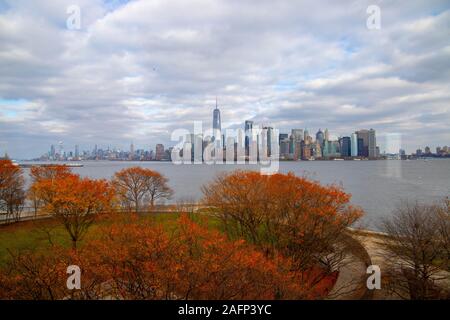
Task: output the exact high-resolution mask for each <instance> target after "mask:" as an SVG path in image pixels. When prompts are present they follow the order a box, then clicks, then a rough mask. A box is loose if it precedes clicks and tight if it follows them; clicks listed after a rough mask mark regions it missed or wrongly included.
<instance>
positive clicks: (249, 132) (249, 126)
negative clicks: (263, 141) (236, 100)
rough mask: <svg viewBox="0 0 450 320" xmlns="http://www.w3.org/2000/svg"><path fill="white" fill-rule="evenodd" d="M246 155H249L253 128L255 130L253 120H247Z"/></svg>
mask: <svg viewBox="0 0 450 320" xmlns="http://www.w3.org/2000/svg"><path fill="white" fill-rule="evenodd" d="M244 129H245V155H247V156H248V155H249V148H250V141H252V140H253V136H252V130H253V121H251V120H245V127H244Z"/></svg>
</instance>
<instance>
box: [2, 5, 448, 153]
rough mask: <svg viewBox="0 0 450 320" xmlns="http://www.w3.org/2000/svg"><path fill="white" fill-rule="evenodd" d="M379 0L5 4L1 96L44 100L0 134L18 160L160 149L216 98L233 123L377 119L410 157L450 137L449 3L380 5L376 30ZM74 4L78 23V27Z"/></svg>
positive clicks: (13, 116) (334, 125) (328, 123)
mask: <svg viewBox="0 0 450 320" xmlns="http://www.w3.org/2000/svg"><path fill="white" fill-rule="evenodd" d="M0 2H1V1H0ZM372 2H373V1H347V2H341V1H339V2H338V1H331V0H329V1H327V0H323V1H303V2H301V3H297V2H295V1H288V0H286V1H277V2H276V3H275V2H273V1H268V0H267V1H266V0H263V1H258V4H257V5H256V4H255V3H254V2H253V1H237V0H236V1H212V0H196V1H182V0H178V1H162V0H161V1H140V0H136V1H130V2H128V3H126V2H124V1H114V2H107V3H105V2H103V1H100V0H95V1H92V0H89V1H88V0H82V1H81V0H76V1H73V0H71V1H69V0H67V1H65V0H64V1H58V2H57V3H55V2H54V1H33V2H32V3H31V2H29V1H21V0H19V1H17V0H15V1H6V2H4V3H3V4H2V5H0V8H4V9H0V10H3V11H0V99H1V98H2V99H10V100H20V99H23V100H25V101H27V105H32V106H33V108H32V109H30V110H29V109H26V107H25V106H23V108H24V109H23V110H17V111H14V113H12V112H11V111H10V112H9V113H8V116H5V114H6V112H3V113H2V112H1V110H0V134H1V140H2V141H7V142H8V148H9V149H10V150H8V151H9V153H10V154H13V155H14V156H16V157H32V156H37V155H38V154H39V153H42V152H43V151H44V150H46V149H47V148H48V145H49V144H51V143H55V142H57V141H59V140H64V141H65V143H66V145H70V144H72V145H75V144H80V145H81V146H84V147H86V148H87V147H91V146H92V145H93V144H95V143H97V144H100V145H101V144H104V145H116V146H119V147H125V146H128V145H129V143H130V140H133V141H134V142H135V144H136V145H138V146H139V145H141V146H142V147H145V148H149V147H151V146H153V145H154V144H156V143H157V142H164V143H167V142H168V141H169V137H170V132H171V130H172V129H174V128H178V127H183V128H190V127H191V126H192V121H194V120H202V121H204V122H205V123H207V124H209V123H210V122H211V110H212V107H213V105H214V102H215V96H216V95H217V96H218V97H219V104H220V106H221V108H222V118H223V122H224V123H226V124H228V125H231V126H237V125H240V124H242V122H243V121H244V120H245V119H246V118H250V117H254V118H255V119H256V120H261V121H264V122H266V123H267V122H270V123H272V124H273V125H275V126H279V127H280V128H281V129H284V130H288V129H290V128H292V127H299V126H303V127H308V128H310V131H312V130H313V129H314V130H315V129H318V128H319V127H321V128H324V127H328V128H330V130H331V131H332V132H333V133H335V134H336V135H339V134H350V133H351V132H352V131H353V130H354V129H358V128H359V127H361V126H362V125H364V126H368V127H374V128H375V129H377V130H378V132H379V133H380V134H381V133H383V132H385V131H389V132H400V133H403V134H404V135H405V137H404V138H403V139H402V141H403V142H404V143H405V144H406V146H405V147H406V148H407V149H408V150H409V151H412V150H415V149H416V148H417V147H418V146H419V145H423V144H430V145H433V144H450V133H449V132H448V129H447V130H445V125H446V124H448V120H449V116H448V114H449V112H448V111H449V101H450V99H449V95H448V92H450V85H449V84H450V81H449V80H450V59H449V58H450V50H449V47H450V46H449V42H448V39H450V26H449V24H448V21H449V17H450V8H449V5H448V2H447V1H439V0H434V1H408V5H407V6H406V5H404V4H402V3H400V2H384V1H375V2H376V4H378V5H379V6H380V7H381V14H382V29H381V30H368V29H367V28H366V18H367V14H366V10H365V9H366V8H367V6H368V5H369V4H373V3H372ZM72 4H78V5H79V6H80V8H81V14H82V16H81V18H82V28H81V30H79V31H70V30H67V29H66V24H65V20H66V19H67V13H66V8H67V6H68V5H72ZM5 8H6V9H5ZM0 108H2V106H1V105H0ZM20 108H22V106H20V107H19V109H20ZM436 128H438V129H439V130H440V131H439V132H438V133H437V132H436V130H437V129H436ZM431 135H432V136H431ZM436 137H439V139H437V138H436ZM0 151H1V150H0Z"/></svg>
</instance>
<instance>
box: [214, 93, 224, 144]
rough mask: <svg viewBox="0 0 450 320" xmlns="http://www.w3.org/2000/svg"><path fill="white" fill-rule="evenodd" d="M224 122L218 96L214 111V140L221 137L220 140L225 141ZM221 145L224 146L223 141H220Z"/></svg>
mask: <svg viewBox="0 0 450 320" xmlns="http://www.w3.org/2000/svg"><path fill="white" fill-rule="evenodd" d="M221 132H222V123H221V119H220V110H219V108H218V106H217V98H216V108H215V109H214V111H213V141H214V140H217V139H220V141H223V137H222V134H221ZM220 145H221V146H223V143H222V142H221V143H220Z"/></svg>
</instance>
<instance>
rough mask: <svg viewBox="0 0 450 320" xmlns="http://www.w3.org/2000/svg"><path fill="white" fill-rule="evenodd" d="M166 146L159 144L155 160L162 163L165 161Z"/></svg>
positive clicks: (156, 148)
mask: <svg viewBox="0 0 450 320" xmlns="http://www.w3.org/2000/svg"><path fill="white" fill-rule="evenodd" d="M164 155H165V153H164V145H163V144H161V143H158V144H157V145H156V147H155V160H157V161H161V160H163V159H164Z"/></svg>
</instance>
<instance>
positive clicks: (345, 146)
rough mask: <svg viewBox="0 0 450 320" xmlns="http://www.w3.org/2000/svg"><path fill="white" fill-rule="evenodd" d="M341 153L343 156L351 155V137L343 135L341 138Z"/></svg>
mask: <svg viewBox="0 0 450 320" xmlns="http://www.w3.org/2000/svg"><path fill="white" fill-rule="evenodd" d="M339 145H340V153H341V156H342V157H350V156H351V155H352V154H351V139H350V137H342V138H340V139H339Z"/></svg>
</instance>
